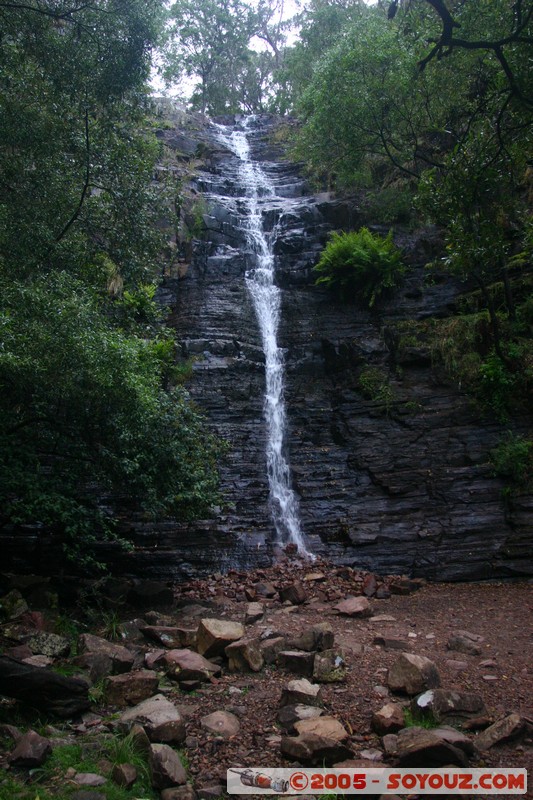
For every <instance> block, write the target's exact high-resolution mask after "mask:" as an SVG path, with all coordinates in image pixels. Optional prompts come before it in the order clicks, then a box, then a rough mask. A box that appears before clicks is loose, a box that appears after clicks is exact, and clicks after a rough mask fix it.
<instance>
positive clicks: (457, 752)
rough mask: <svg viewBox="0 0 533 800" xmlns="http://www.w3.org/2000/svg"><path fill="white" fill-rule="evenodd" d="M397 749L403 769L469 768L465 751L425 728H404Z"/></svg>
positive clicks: (399, 763) (398, 738) (399, 736)
mask: <svg viewBox="0 0 533 800" xmlns="http://www.w3.org/2000/svg"><path fill="white" fill-rule="evenodd" d="M396 747H397V758H398V765H399V766H401V767H444V766H449V765H451V764H453V765H455V766H459V767H466V766H468V758H467V757H466V755H465V753H464V751H463V750H461V749H460V748H458V747H455V746H454V745H453V744H450V743H449V742H447V741H445V740H444V739H443V738H442V736H437V735H436V734H435V733H434V732H433V731H430V730H426V729H425V728H419V727H413V728H404V729H403V730H401V731H400V732H399V734H398V737H397V742H396Z"/></svg>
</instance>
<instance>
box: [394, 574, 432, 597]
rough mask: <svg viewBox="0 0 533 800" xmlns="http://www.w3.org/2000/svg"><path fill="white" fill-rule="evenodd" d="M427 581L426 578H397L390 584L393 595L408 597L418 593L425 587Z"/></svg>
mask: <svg viewBox="0 0 533 800" xmlns="http://www.w3.org/2000/svg"><path fill="white" fill-rule="evenodd" d="M425 584H426V581H425V580H424V578H403V577H402V578H396V579H395V580H394V581H392V583H390V584H389V589H390V592H391V594H401V595H407V594H412V592H417V591H418V590H419V589H421V588H422V586H425Z"/></svg>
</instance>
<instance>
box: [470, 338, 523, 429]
mask: <svg viewBox="0 0 533 800" xmlns="http://www.w3.org/2000/svg"><path fill="white" fill-rule="evenodd" d="M515 384H516V378H515V376H514V375H513V374H512V373H511V372H510V371H509V368H508V367H507V365H506V364H505V362H504V361H503V360H502V359H501V358H500V357H499V356H498V355H497V354H496V353H494V352H493V353H490V354H489V355H488V356H487V358H486V359H485V360H484V361H483V362H482V363H481V364H480V367H479V381H478V388H477V392H476V395H477V398H478V400H479V401H480V402H481V404H482V406H483V407H484V408H486V409H487V410H491V411H493V412H494V413H495V415H496V417H497V418H498V419H499V420H500V421H505V420H506V419H507V417H508V414H509V406H510V402H511V398H512V396H513V392H514V389H515Z"/></svg>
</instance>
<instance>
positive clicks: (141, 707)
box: [118, 694, 186, 743]
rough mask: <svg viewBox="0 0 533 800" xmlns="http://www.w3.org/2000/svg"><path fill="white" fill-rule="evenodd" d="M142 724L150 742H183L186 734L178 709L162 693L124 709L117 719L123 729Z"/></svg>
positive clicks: (126, 729) (127, 729)
mask: <svg viewBox="0 0 533 800" xmlns="http://www.w3.org/2000/svg"><path fill="white" fill-rule="evenodd" d="M135 724H138V725H142V726H143V728H144V729H145V730H146V733H147V734H148V737H149V739H150V740H151V741H152V742H177V743H180V742H183V741H184V739H185V736H186V732H185V722H184V721H183V718H182V716H181V714H180V713H179V711H178V709H177V708H176V707H175V706H174V705H173V704H172V703H171V702H170V700H167V698H166V697H164V696H163V695H162V694H156V695H154V696H153V697H150V698H149V699H148V700H143V702H142V703H139V704H138V705H137V706H134V707H133V708H130V709H128V710H127V711H125V712H124V713H123V714H122V716H121V717H120V719H119V722H118V725H119V728H120V729H121V730H123V731H126V732H127V731H129V729H130V728H131V727H132V726H133V725H135Z"/></svg>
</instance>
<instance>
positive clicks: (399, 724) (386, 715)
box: [371, 703, 405, 736]
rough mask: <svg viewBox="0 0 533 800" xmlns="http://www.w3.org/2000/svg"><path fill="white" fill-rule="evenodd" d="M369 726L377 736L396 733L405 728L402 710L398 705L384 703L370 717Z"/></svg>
mask: <svg viewBox="0 0 533 800" xmlns="http://www.w3.org/2000/svg"><path fill="white" fill-rule="evenodd" d="M371 726H372V730H373V731H375V732H376V733H377V734H378V736H385V735H387V734H389V733H397V731H400V730H401V729H402V728H404V727H405V716H404V713H403V708H402V707H401V706H400V705H398V703H386V705H384V706H383V707H382V708H380V709H379V711H376V712H375V714H373V715H372V722H371Z"/></svg>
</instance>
